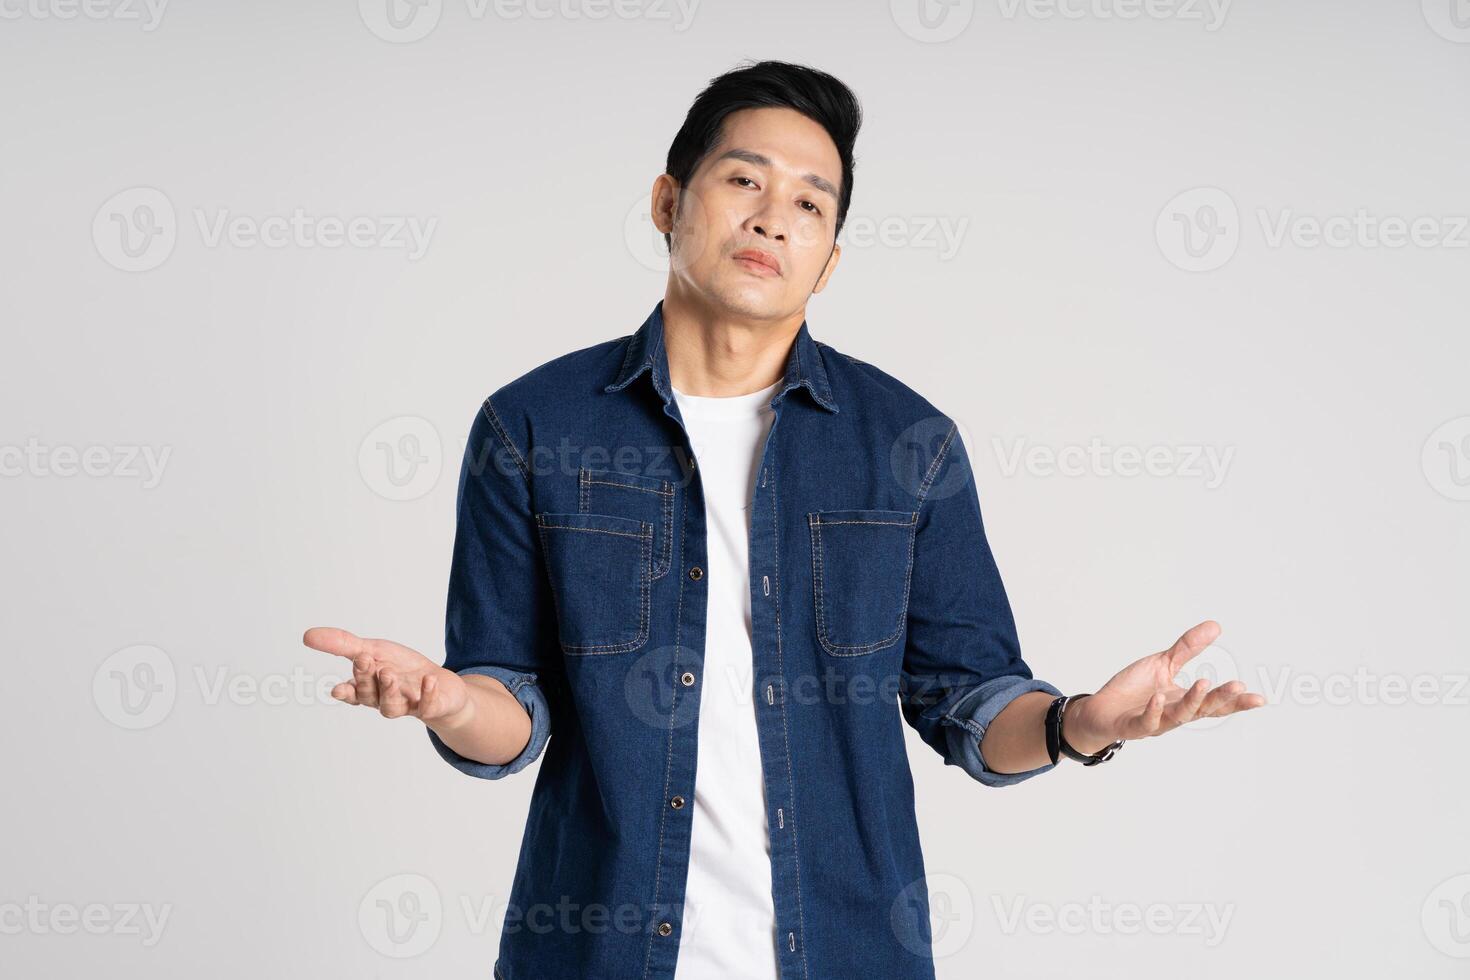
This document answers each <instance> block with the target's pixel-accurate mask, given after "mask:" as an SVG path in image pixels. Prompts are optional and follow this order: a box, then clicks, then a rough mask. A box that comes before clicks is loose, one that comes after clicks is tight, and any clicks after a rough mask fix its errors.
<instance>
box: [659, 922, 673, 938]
mask: <svg viewBox="0 0 1470 980" xmlns="http://www.w3.org/2000/svg"><path fill="white" fill-rule="evenodd" d="M673 931H674V927H673V926H671V925H669V924H668V923H667V922H660V923H659V924H658V934H659V935H660V936H667V935H668V934H669V933H671V932H673Z"/></svg>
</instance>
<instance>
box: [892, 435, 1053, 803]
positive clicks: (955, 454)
mask: <svg viewBox="0 0 1470 980" xmlns="http://www.w3.org/2000/svg"><path fill="white" fill-rule="evenodd" d="M919 477H920V479H919V483H918V486H919V518H918V522H917V526H916V528H915V531H914V534H915V540H914V557H913V569H912V580H911V583H910V588H909V605H908V635H907V640H906V644H905V647H904V656H903V669H902V674H901V676H900V679H899V701H900V707H901V710H902V712H903V716H904V720H905V721H907V722H908V723H909V725H911V726H912V727H913V728H914V729H915V731H917V732H918V733H919V736H920V738H922V739H923V740H924V742H925V743H927V744H928V745H929V746H930V747H931V748H933V749H934V750H935V751H936V752H938V753H939V754H940V755H941V756H942V757H943V758H944V762H945V765H956V766H959V767H960V768H962V769H963V770H964V771H965V772H967V773H969V774H970V776H972V777H973V778H974V779H976V780H978V781H979V782H980V783H982V784H984V785H986V786H1009V785H1012V784H1014V783H1019V782H1021V781H1022V780H1025V779H1029V778H1031V777H1032V776H1037V775H1040V774H1041V773H1044V772H1047V771H1048V770H1051V769H1054V768H1056V766H1055V764H1053V763H1048V764H1047V765H1044V766H1041V767H1039V768H1036V769H1028V770H1026V771H1025V772H1017V773H1000V772H996V771H994V770H993V769H990V768H989V767H988V766H986V765H985V760H984V758H983V757H982V756H981V754H980V739H981V738H982V737H984V735H985V729H986V728H987V727H988V726H989V725H990V723H991V722H992V721H993V720H994V719H995V717H996V716H997V715H999V714H1000V713H1001V711H1002V710H1003V709H1004V708H1005V706H1006V705H1008V704H1010V703H1011V702H1012V701H1013V700H1015V699H1016V698H1017V697H1020V696H1021V695H1022V694H1026V693H1028V692H1031V691H1045V692H1047V693H1048V694H1051V695H1053V696H1058V695H1060V694H1061V691H1059V690H1058V689H1057V688H1055V687H1053V686H1052V685H1051V684H1049V683H1047V682H1046V681H1042V680H1038V679H1036V678H1035V677H1033V675H1032V672H1031V668H1030V667H1029V666H1028V665H1027V664H1026V661H1025V660H1023V659H1022V658H1021V649H1020V642H1019V640H1018V638H1017V636H1016V624H1015V619H1014V617H1013V616H1012V615H1011V607H1010V601H1009V600H1008V599H1007V597H1006V592H1005V588H1004V586H1003V585H1002V583H1001V578H1000V572H999V570H998V569H997V568H996V564H995V559H994V557H993V556H992V554H991V551H990V544H989V542H988V541H987V540H986V537H985V528H984V524H983V522H982V521H981V518H980V500H979V495H978V493H977V491H976V487H975V480H974V474H973V473H972V471H971V469H970V458H969V454H968V452H967V450H966V449H965V445H964V442H963V440H962V439H961V438H960V436H959V431H958V429H957V427H956V426H955V425H954V423H953V422H950V423H949V427H948V431H947V432H946V434H945V436H944V437H943V438H942V439H941V441H940V445H939V447H938V449H937V451H936V454H935V456H934V458H933V460H932V462H930V463H929V465H928V466H927V468H925V469H924V470H923V471H922V472H921V473H920V474H919Z"/></svg>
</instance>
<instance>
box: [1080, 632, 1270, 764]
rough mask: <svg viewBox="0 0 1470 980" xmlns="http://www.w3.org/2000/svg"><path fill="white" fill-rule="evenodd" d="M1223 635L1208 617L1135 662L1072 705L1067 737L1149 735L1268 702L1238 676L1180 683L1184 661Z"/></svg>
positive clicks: (1092, 740) (1101, 739)
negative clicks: (1219, 681) (1220, 681)
mask: <svg viewBox="0 0 1470 980" xmlns="http://www.w3.org/2000/svg"><path fill="white" fill-rule="evenodd" d="M1219 635H1220V624H1219V623H1217V622H1215V621H1214V620H1212V619H1207V620H1205V621H1204V622H1203V623H1200V624H1199V625H1197V626H1193V627H1191V628H1190V629H1188V630H1186V631H1185V632H1184V634H1183V635H1182V636H1180V637H1179V639H1178V640H1176V641H1174V645H1173V646H1171V647H1169V649H1167V650H1163V651H1161V652H1159V653H1154V654H1150V655H1149V656H1147V657H1144V658H1142V659H1140V660H1135V661H1134V662H1133V663H1131V664H1129V665H1128V666H1127V667H1124V668H1123V669H1122V670H1120V671H1118V672H1117V673H1116V674H1114V675H1113V676H1112V677H1111V678H1110V679H1109V680H1108V682H1107V683H1106V684H1104V685H1103V686H1102V687H1101V688H1100V689H1099V690H1098V691H1097V692H1096V693H1094V694H1093V695H1092V696H1091V697H1087V698H1082V699H1080V700H1078V701H1075V702H1073V703H1072V704H1070V705H1068V707H1067V712H1066V722H1065V727H1066V732H1067V736H1068V737H1067V741H1068V742H1071V743H1078V742H1083V741H1085V742H1088V743H1089V744H1093V745H1103V744H1107V743H1109V742H1112V741H1114V740H1117V739H1134V738H1147V737H1149V736H1151V735H1162V734H1164V733H1165V732H1167V731H1172V730H1173V729H1175V728H1178V727H1179V726H1180V725H1183V724H1186V723H1188V722H1191V721H1194V720H1195V719H1196V718H1218V717H1221V716H1222V715H1228V714H1233V713H1235V712H1237V711H1247V710H1249V709H1251V708H1259V707H1260V706H1261V705H1263V704H1265V703H1266V698H1265V697H1264V696H1263V695H1260V694H1254V693H1251V692H1249V691H1247V690H1246V689H1245V684H1244V683H1243V682H1241V681H1238V680H1231V681H1226V682H1225V683H1223V684H1219V685H1217V686H1216V687H1214V688H1213V689H1211V688H1210V683H1209V681H1208V680H1207V679H1206V678H1203V677H1201V678H1199V679H1198V680H1196V681H1195V682H1194V683H1193V684H1191V685H1190V686H1189V687H1187V688H1186V687H1180V686H1179V685H1178V684H1177V683H1175V680H1174V678H1175V676H1176V675H1177V674H1178V673H1179V671H1180V670H1181V669H1182V668H1183V667H1184V665H1185V664H1187V663H1188V662H1189V661H1190V660H1192V659H1193V658H1194V657H1195V656H1197V655H1198V654H1199V653H1200V652H1201V651H1203V650H1204V649H1205V648H1206V647H1208V646H1209V645H1210V644H1211V643H1213V642H1215V639H1216V637H1218V636H1219ZM1074 732H1075V733H1076V734H1077V738H1075V739H1074V738H1073V737H1072V735H1073V733H1074ZM1084 751H1085V750H1084Z"/></svg>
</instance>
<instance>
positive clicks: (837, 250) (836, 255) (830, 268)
mask: <svg viewBox="0 0 1470 980" xmlns="http://www.w3.org/2000/svg"><path fill="white" fill-rule="evenodd" d="M841 258H842V246H841V245H838V244H837V243H836V242H833V243H832V254H831V255H829V256H827V266H826V268H824V269H823V270H822V275H821V277H820V278H818V279H817V284H816V285H815V286H813V287H812V292H813V293H820V292H821V291H822V290H823V289H825V288H827V280H828V279H831V278H832V273H833V272H835V271H837V262H838V260H839V259H841Z"/></svg>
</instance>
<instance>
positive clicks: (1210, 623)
mask: <svg viewBox="0 0 1470 980" xmlns="http://www.w3.org/2000/svg"><path fill="white" fill-rule="evenodd" d="M1219 636H1220V624H1219V623H1217V622H1215V621H1214V620H1213V619H1207V620H1205V621H1204V622H1203V623H1199V624H1197V625H1195V626H1191V627H1190V628H1189V629H1187V630H1185V631H1184V632H1183V633H1182V634H1181V635H1180V637H1179V639H1177V640H1175V641H1174V645H1173V646H1172V647H1170V648H1169V650H1168V657H1169V666H1170V668H1171V669H1172V671H1173V673H1178V672H1179V668H1181V667H1183V666H1184V665H1185V664H1187V663H1189V661H1190V660H1192V659H1194V658H1195V657H1196V656H1198V655H1199V653H1200V651H1202V650H1204V649H1205V648H1206V647H1208V646H1209V645H1210V644H1211V643H1214V642H1215V640H1216V639H1217V638H1218V637H1219ZM1171 676H1172V674H1171Z"/></svg>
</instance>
